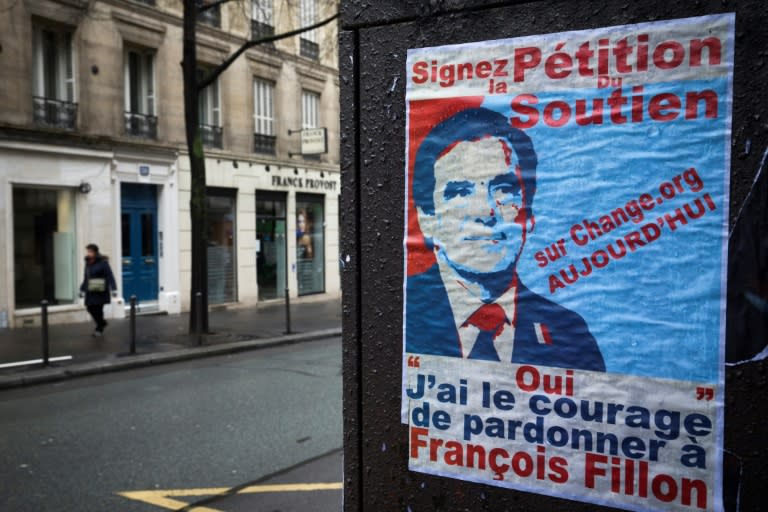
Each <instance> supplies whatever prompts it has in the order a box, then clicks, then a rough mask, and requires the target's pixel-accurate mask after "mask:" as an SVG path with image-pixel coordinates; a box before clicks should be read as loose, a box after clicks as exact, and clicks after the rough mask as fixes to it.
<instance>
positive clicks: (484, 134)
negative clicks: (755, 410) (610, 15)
mask: <svg viewBox="0 0 768 512" xmlns="http://www.w3.org/2000/svg"><path fill="white" fill-rule="evenodd" d="M733 25H734V17H733V15H717V16H706V17H699V18H689V19H679V20H670V21H663V22H654V23H644V24H639V25H625V26H616V27H607V28H600V29H595V30H585V31H579V32H567V33H558V34H548V35H541V36H531V37H522V38H515V39H506V40H495V41H484V42H477V43H470V44H461V45H453V46H443V47H435V48H418V49H412V50H409V52H408V59H407V81H408V85H407V97H406V101H407V109H408V115H407V123H408V127H407V137H408V139H407V144H406V148H407V155H406V156H407V158H406V162H407V168H406V176H407V179H406V187H407V188H406V192H407V193H406V205H405V208H406V219H407V220H406V236H405V240H404V243H405V249H406V250H405V254H406V257H405V276H406V277H405V282H404V311H403V315H404V331H403V344H404V354H403V402H402V421H403V422H404V423H407V424H408V426H409V468H410V469H411V470H413V471H418V472H424V473H430V474H434V475H440V476H444V477H447V478H457V479H461V480H467V481H473V482H481V483H486V484H490V485H496V486H501V487H508V488H512V489H519V490H524V491H529V492H533V493H540V494H547V495H552V496H560V497H564V498H568V499H572V500H579V501H584V502H591V503H597V504H605V505H610V506H613V507H618V508H624V509H627V510H719V509H721V508H722V499H721V488H722V482H721V479H722V473H721V450H722V443H723V394H724V390H723V383H724V379H723V364H724V360H723V353H724V350H723V349H724V328H725V325H724V318H725V316H724V315H725V292H726V286H725V276H726V274H725V268H726V258H727V221H728V190H729V182H728V180H729V162H730V155H729V141H730V120H731V82H732V80H731V78H732V62H733V45H734V38H733Z"/></svg>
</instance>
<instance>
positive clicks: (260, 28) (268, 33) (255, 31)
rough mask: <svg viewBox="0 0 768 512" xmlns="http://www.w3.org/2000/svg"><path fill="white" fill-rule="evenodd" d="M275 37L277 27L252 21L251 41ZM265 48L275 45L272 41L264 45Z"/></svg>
mask: <svg viewBox="0 0 768 512" xmlns="http://www.w3.org/2000/svg"><path fill="white" fill-rule="evenodd" d="M273 35H275V27H273V26H272V25H269V24H267V23H262V22H260V21H256V20H251V39H252V40H254V41H255V40H256V39H263V38H265V37H272V36H273ZM264 45H265V46H275V43H274V42H272V41H270V42H269V43H264Z"/></svg>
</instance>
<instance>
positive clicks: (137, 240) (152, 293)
mask: <svg viewBox="0 0 768 512" xmlns="http://www.w3.org/2000/svg"><path fill="white" fill-rule="evenodd" d="M120 194H121V196H120V202H121V215H120V224H121V231H122V232H121V238H122V261H123V297H124V299H125V301H126V303H127V302H128V301H129V300H130V297H131V295H135V296H136V298H137V299H138V300H139V301H154V300H157V289H158V282H157V266H158V263H159V262H158V254H157V189H156V188H155V186H154V185H136V184H129V183H123V184H122V185H121V187H120Z"/></svg>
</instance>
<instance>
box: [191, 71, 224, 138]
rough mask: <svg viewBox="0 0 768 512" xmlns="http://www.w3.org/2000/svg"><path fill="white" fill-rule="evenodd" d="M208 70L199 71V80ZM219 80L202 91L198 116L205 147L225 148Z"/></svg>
mask: <svg viewBox="0 0 768 512" xmlns="http://www.w3.org/2000/svg"><path fill="white" fill-rule="evenodd" d="M206 73H207V70H205V69H198V71H197V76H198V80H199V79H201V78H202V77H204V76H205V74H206ZM219 102H220V97H219V80H218V79H216V80H214V81H213V83H212V84H211V85H209V86H208V87H206V88H205V89H203V90H202V91H200V103H199V104H198V108H199V110H198V115H199V116H200V136H201V137H202V139H203V145H205V146H208V147H213V148H219V149H221V148H223V147H224V145H223V135H224V130H223V129H222V128H221V108H220V106H219Z"/></svg>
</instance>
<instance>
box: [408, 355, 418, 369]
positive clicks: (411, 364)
mask: <svg viewBox="0 0 768 512" xmlns="http://www.w3.org/2000/svg"><path fill="white" fill-rule="evenodd" d="M408 368H421V363H420V362H419V356H408Z"/></svg>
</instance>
